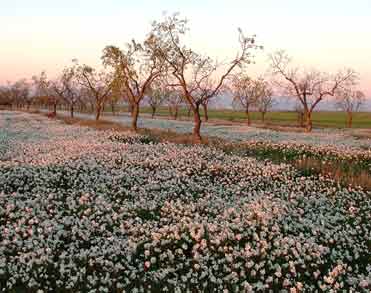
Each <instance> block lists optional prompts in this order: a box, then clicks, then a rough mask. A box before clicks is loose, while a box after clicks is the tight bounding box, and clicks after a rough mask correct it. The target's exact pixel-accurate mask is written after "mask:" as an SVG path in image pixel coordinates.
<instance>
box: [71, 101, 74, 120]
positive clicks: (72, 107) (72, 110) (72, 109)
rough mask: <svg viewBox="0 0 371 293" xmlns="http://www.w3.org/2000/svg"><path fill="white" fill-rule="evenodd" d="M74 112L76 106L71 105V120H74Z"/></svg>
mask: <svg viewBox="0 0 371 293" xmlns="http://www.w3.org/2000/svg"><path fill="white" fill-rule="evenodd" d="M73 112H74V106H73V104H71V106H70V114H71V118H73Z"/></svg>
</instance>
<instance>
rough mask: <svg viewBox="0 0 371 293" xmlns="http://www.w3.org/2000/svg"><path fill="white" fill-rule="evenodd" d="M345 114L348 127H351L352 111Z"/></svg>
mask: <svg viewBox="0 0 371 293" xmlns="http://www.w3.org/2000/svg"><path fill="white" fill-rule="evenodd" d="M347 116H348V121H347V124H348V128H352V126H353V113H352V112H347Z"/></svg>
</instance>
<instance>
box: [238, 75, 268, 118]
mask: <svg viewBox="0 0 371 293" xmlns="http://www.w3.org/2000/svg"><path fill="white" fill-rule="evenodd" d="M231 90H232V94H233V104H234V105H235V106H237V107H240V108H242V109H243V110H244V111H245V114H246V118H247V125H251V119H250V109H251V108H252V107H253V106H255V105H256V104H257V101H258V99H259V98H260V97H261V96H262V95H264V94H265V93H264V90H265V88H264V84H263V83H262V82H259V81H258V80H253V79H251V78H250V77H248V76H247V75H246V74H243V73H241V74H239V75H236V76H234V78H233V79H232V83H231Z"/></svg>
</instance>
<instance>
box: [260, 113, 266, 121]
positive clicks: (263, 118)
mask: <svg viewBox="0 0 371 293" xmlns="http://www.w3.org/2000/svg"><path fill="white" fill-rule="evenodd" d="M261 114H262V122H263V123H264V122H265V112H261Z"/></svg>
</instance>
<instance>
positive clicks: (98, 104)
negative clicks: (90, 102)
mask: <svg viewBox="0 0 371 293" xmlns="http://www.w3.org/2000/svg"><path fill="white" fill-rule="evenodd" d="M96 108H97V110H96V113H95V120H96V121H98V120H99V118H100V114H101V112H102V103H100V102H98V103H97V107H96Z"/></svg>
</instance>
